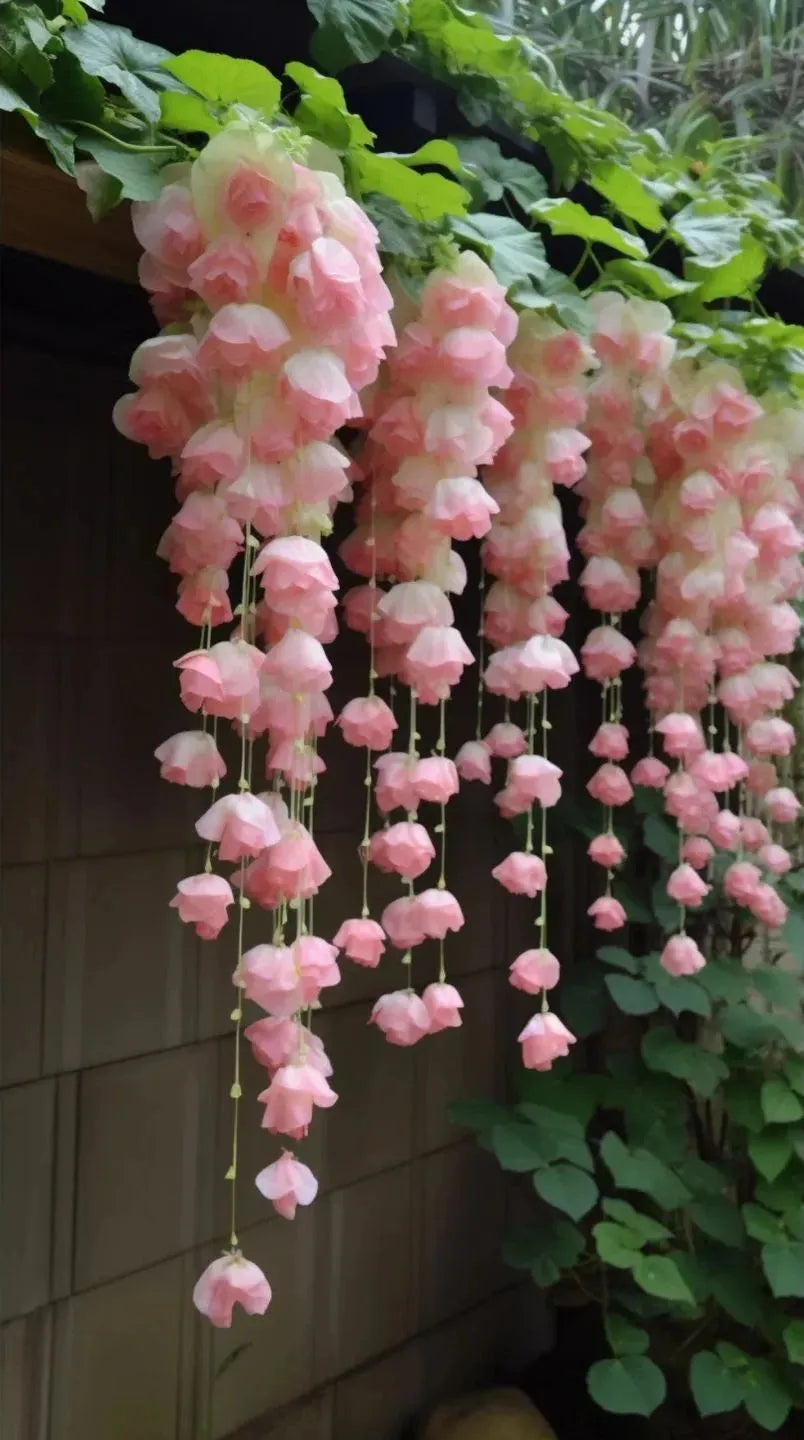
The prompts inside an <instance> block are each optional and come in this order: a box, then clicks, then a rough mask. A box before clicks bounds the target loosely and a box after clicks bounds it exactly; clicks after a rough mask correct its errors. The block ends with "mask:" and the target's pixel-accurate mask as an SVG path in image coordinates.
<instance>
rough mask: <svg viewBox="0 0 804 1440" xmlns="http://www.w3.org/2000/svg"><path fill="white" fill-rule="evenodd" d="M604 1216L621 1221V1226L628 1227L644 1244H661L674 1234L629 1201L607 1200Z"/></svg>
mask: <svg viewBox="0 0 804 1440" xmlns="http://www.w3.org/2000/svg"><path fill="white" fill-rule="evenodd" d="M603 1213H604V1215H610V1216H611V1218H612V1219H613V1220H617V1221H619V1223H620V1224H621V1225H625V1226H627V1228H628V1229H629V1230H633V1231H634V1233H635V1234H636V1235H638V1236H639V1237H640V1239H641V1240H642V1243H643V1244H645V1245H647V1244H648V1243H654V1244H656V1243H659V1242H661V1241H662V1240H670V1239H671V1238H672V1232H671V1231H670V1230H668V1228H667V1226H666V1225H662V1224H660V1222H659V1221H658V1220H654V1219H653V1217H652V1216H650V1215H643V1214H642V1212H641V1211H639V1210H635V1209H634V1207H633V1205H629V1204H628V1201H627V1200H616V1199H606V1200H604V1201H603Z"/></svg>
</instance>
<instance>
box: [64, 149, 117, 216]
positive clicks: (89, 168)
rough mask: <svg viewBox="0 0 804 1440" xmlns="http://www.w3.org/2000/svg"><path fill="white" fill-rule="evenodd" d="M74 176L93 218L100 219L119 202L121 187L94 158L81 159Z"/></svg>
mask: <svg viewBox="0 0 804 1440" xmlns="http://www.w3.org/2000/svg"><path fill="white" fill-rule="evenodd" d="M75 178H76V180H77V182H78V185H79V187H80V188H81V189H82V190H83V192H84V194H85V195H86V197H87V209H88V210H89V213H90V215H91V216H92V219H93V220H101V219H102V218H103V216H104V215H108V213H109V211H110V210H113V209H114V207H115V205H118V204H119V203H120V200H121V199H122V196H123V187H122V185H121V184H120V181H119V180H116V179H115V177H114V175H107V174H106V171H105V170H102V169H101V167H100V165H96V163H95V161H94V160H82V161H81V163H80V164H79V165H78V166H77V167H76V171H75Z"/></svg>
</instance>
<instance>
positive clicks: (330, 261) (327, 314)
mask: <svg viewBox="0 0 804 1440" xmlns="http://www.w3.org/2000/svg"><path fill="white" fill-rule="evenodd" d="M288 288H289V291H290V294H291V295H292V297H293V299H294V300H295V302H296V305H297V306H298V310H299V314H300V315H301V317H302V319H303V320H304V322H305V324H307V325H309V326H310V328H311V329H314V330H315V329H318V330H326V329H328V328H329V327H331V326H337V325H343V324H346V323H347V322H348V321H349V320H353V319H355V317H356V316H358V315H360V314H361V313H362V312H363V311H364V310H365V309H367V300H366V296H365V293H364V290H363V286H362V284H361V276H360V265H359V263H358V261H357V260H356V259H355V257H354V255H352V253H351V251H349V250H347V248H346V246H345V245H342V244H341V242H340V241H339V240H335V239H334V238H331V237H329V236H325V235H321V236H318V237H317V238H316V239H315V240H313V243H312V245H311V246H310V249H309V250H305V251H304V252H303V253H302V254H301V255H298V256H297V257H296V259H295V260H293V261H292V262H291V265H290V271H289V284H288Z"/></svg>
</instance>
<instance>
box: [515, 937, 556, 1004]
mask: <svg viewBox="0 0 804 1440" xmlns="http://www.w3.org/2000/svg"><path fill="white" fill-rule="evenodd" d="M560 976H561V966H560V965H559V963H558V960H557V959H556V957H555V955H553V954H552V952H551V951H550V950H545V949H544V948H542V949H540V950H523V952H522V954H521V955H517V957H516V960H514V962H513V964H512V965H511V967H510V971H509V979H510V982H511V984H512V985H513V987H514V989H515V990H524V991H525V992H526V994H528V995H538V993H539V991H540V990H552V989H553V986H554V985H557V984H558V982H559V978H560Z"/></svg>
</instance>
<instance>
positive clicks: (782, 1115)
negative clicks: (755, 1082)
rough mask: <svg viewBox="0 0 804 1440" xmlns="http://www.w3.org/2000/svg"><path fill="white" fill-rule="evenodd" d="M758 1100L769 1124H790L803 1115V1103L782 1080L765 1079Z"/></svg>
mask: <svg viewBox="0 0 804 1440" xmlns="http://www.w3.org/2000/svg"><path fill="white" fill-rule="evenodd" d="M760 1101H761V1104H762V1113H763V1115H764V1116H765V1119H766V1120H767V1122H768V1124H769V1125H790V1124H793V1123H794V1122H795V1121H796V1120H800V1119H801V1118H802V1116H804V1105H802V1103H801V1101H800V1100H799V1098H798V1096H797V1095H796V1094H795V1092H794V1091H793V1090H791V1089H790V1086H789V1085H787V1084H786V1083H785V1081H784V1080H766V1081H765V1082H764V1084H763V1086H762V1089H761V1091H760Z"/></svg>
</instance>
